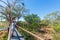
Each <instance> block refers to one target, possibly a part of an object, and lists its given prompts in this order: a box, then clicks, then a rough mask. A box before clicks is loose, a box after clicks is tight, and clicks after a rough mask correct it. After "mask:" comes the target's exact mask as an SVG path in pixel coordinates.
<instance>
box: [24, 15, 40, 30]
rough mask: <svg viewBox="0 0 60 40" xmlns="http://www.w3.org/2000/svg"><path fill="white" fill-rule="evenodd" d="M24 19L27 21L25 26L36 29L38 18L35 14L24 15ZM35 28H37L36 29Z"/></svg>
mask: <svg viewBox="0 0 60 40" xmlns="http://www.w3.org/2000/svg"><path fill="white" fill-rule="evenodd" d="M24 19H25V21H26V22H27V28H28V29H31V30H38V27H39V26H40V22H41V20H40V18H39V16H37V15H36V14H31V15H26V16H24ZM36 28H37V29H36Z"/></svg>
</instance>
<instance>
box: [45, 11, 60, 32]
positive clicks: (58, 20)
mask: <svg viewBox="0 0 60 40" xmlns="http://www.w3.org/2000/svg"><path fill="white" fill-rule="evenodd" d="M45 19H47V20H49V21H50V25H51V26H53V28H54V29H55V31H56V32H60V31H59V30H60V12H59V11H55V12H52V13H50V14H48V15H47V16H45Z"/></svg>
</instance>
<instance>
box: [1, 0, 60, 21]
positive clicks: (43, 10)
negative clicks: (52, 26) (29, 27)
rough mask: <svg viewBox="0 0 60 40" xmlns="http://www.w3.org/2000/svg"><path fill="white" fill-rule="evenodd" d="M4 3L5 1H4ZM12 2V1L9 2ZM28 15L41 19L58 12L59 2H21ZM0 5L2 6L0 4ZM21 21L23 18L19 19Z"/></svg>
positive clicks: (33, 0)
mask: <svg viewBox="0 0 60 40" xmlns="http://www.w3.org/2000/svg"><path fill="white" fill-rule="evenodd" d="M4 1H6V0H4ZM10 1H12V0H10ZM23 1H24V3H25V7H26V8H27V9H29V10H30V13H31V14H32V13H34V14H37V15H38V16H39V17H40V18H41V19H43V18H44V16H46V15H47V14H49V13H52V12H54V11H60V0H23ZM0 4H2V3H1V2H0ZM2 5H4V4H2ZM21 20H23V18H21Z"/></svg>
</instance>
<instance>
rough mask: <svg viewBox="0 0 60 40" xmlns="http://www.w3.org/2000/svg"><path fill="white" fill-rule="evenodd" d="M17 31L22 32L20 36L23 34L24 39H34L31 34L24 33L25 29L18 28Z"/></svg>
mask: <svg viewBox="0 0 60 40" xmlns="http://www.w3.org/2000/svg"><path fill="white" fill-rule="evenodd" d="M18 31H19V32H20V33H21V34H22V36H24V38H25V40H36V39H35V38H34V37H33V36H32V35H30V34H28V33H26V32H25V31H23V30H21V29H18ZM32 37H33V38H32Z"/></svg>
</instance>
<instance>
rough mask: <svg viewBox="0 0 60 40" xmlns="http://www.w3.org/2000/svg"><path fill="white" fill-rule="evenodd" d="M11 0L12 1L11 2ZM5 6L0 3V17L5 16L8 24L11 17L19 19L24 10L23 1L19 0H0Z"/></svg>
mask: <svg viewBox="0 0 60 40" xmlns="http://www.w3.org/2000/svg"><path fill="white" fill-rule="evenodd" d="M11 1H12V2H11ZM0 2H2V3H4V4H5V6H3V5H0V14H2V15H1V16H0V17H3V18H5V19H6V20H7V21H8V22H9V23H10V24H11V21H12V17H15V18H17V19H19V18H20V17H21V15H22V13H23V12H24V10H25V7H24V3H23V2H22V1H21V0H6V2H5V1H3V0H0Z"/></svg>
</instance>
